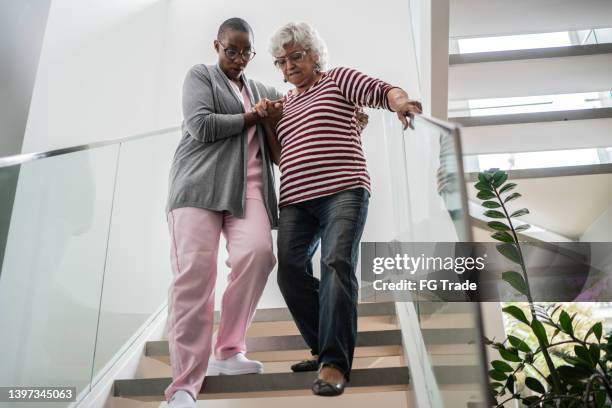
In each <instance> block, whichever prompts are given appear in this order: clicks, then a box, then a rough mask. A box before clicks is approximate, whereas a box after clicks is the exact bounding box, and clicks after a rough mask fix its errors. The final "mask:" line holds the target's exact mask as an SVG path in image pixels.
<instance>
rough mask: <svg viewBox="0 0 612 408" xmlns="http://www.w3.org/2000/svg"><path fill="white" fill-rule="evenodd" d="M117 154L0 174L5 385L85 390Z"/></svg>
mask: <svg viewBox="0 0 612 408" xmlns="http://www.w3.org/2000/svg"><path fill="white" fill-rule="evenodd" d="M118 151H119V149H118V146H117V145H110V146H106V147H100V148H97V149H93V150H84V151H78V152H74V153H69V154H64V155H61V156H55V157H48V158H46V159H41V160H35V161H30V162H27V163H24V164H22V165H17V166H11V167H3V168H0V174H1V175H2V177H0V180H1V182H2V185H1V186H0V191H3V196H2V200H3V205H5V204H6V205H8V204H7V202H8V201H13V197H14V201H13V205H12V208H13V209H12V214H11V216H10V224H9V225H3V226H2V228H6V227H8V234H7V239H6V243H4V242H3V243H2V245H4V244H6V245H5V252H4V259H3V263H2V274H1V275H0V327H2V336H0V361H1V362H2V363H1V366H2V369H0V386H7V387H8V386H75V387H76V391H77V394H81V395H82V394H83V393H84V392H88V390H89V384H90V382H91V373H92V364H93V358H94V347H95V339H96V330H97V324H98V309H99V305H100V293H101V287H102V277H103V270H104V260H105V256H106V244H107V237H108V226H109V221H110V217H111V205H112V196H113V188H114V180H115V168H116V163H117V155H118ZM17 170H18V171H17ZM17 177H18V178H17ZM15 180H17V184H16V188H15V186H14V185H13V183H14V181H15ZM12 192H14V195H13V193H12ZM0 406H6V407H8V406H16V405H15V404H12V403H1V404H0ZM19 406H24V407H25V406H36V407H39V406H41V405H40V403H32V404H29V403H19ZM45 406H49V407H51V406H67V403H45Z"/></svg>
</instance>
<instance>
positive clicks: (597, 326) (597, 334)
mask: <svg viewBox="0 0 612 408" xmlns="http://www.w3.org/2000/svg"><path fill="white" fill-rule="evenodd" d="M601 330H602V327H601V322H597V323H595V325H594V326H593V333H595V337H597V341H598V342H599V341H601Z"/></svg>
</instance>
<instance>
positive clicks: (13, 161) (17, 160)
mask: <svg viewBox="0 0 612 408" xmlns="http://www.w3.org/2000/svg"><path fill="white" fill-rule="evenodd" d="M415 116H416V117H418V118H419V119H422V120H423V121H425V122H426V123H428V124H431V125H434V126H438V127H440V128H442V129H444V130H446V131H448V132H450V133H451V134H454V131H455V130H456V129H458V128H459V125H457V124H455V123H451V122H446V121H442V120H440V119H436V118H434V117H431V116H428V115H425V114H418V115H415ZM180 129H181V127H180V126H174V127H170V128H165V129H158V130H154V131H151V132H145V133H139V134H136V135H132V136H126V137H122V138H119V139H112V140H103V141H99V142H93V143H86V144H80V145H75V146H70V147H63V148H60V149H52V150H47V151H43V152H35V153H22V154H16V155H12V156H6V157H0V168H3V167H10V166H15V165H17V164H23V163H27V162H31V161H34V160H39V159H45V158H47V157H53V156H61V155H64V154H68V153H74V152H78V151H82V150H90V149H95V148H98V147H103V146H109V145H114V144H119V143H124V142H130V141H133V140H137V139H144V138H147V137H152V136H157V135H161V134H164V133H169V132H174V131H178V130H180Z"/></svg>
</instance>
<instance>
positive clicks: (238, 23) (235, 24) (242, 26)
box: [217, 17, 255, 40]
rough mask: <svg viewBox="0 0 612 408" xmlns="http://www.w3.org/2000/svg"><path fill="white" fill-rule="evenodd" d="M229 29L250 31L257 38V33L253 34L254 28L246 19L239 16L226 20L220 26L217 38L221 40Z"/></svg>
mask: <svg viewBox="0 0 612 408" xmlns="http://www.w3.org/2000/svg"><path fill="white" fill-rule="evenodd" d="M229 30H235V31H241V32H243V33H248V34H250V35H251V37H253V38H255V34H253V29H252V28H251V26H250V25H249V23H247V22H246V21H245V20H243V19H241V18H239V17H232V18H228V19H227V20H225V21H224V22H223V23H221V25H220V26H219V31H218V32H217V40H220V39H221V37H223V34H225V33H226V32H227V31H229Z"/></svg>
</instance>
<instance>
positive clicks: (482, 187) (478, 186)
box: [474, 181, 493, 191]
mask: <svg viewBox="0 0 612 408" xmlns="http://www.w3.org/2000/svg"><path fill="white" fill-rule="evenodd" d="M474 188H476V189H477V190H480V191H483V190H484V191H493V189H492V188H491V186H490V185H489V183H483V182H482V181H479V182H478V183H476V184H474Z"/></svg>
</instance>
